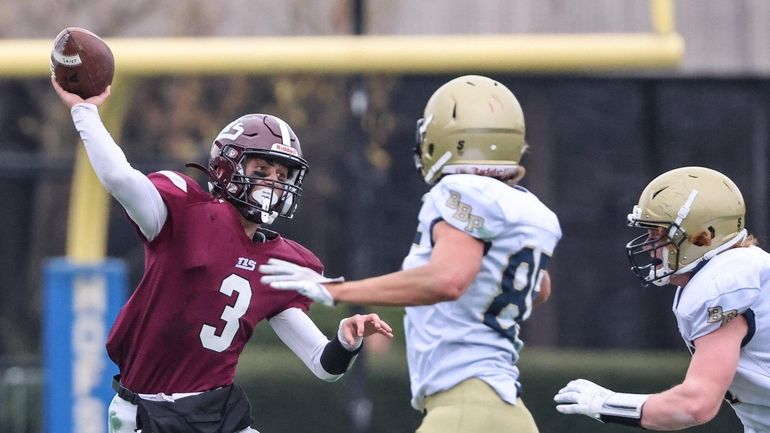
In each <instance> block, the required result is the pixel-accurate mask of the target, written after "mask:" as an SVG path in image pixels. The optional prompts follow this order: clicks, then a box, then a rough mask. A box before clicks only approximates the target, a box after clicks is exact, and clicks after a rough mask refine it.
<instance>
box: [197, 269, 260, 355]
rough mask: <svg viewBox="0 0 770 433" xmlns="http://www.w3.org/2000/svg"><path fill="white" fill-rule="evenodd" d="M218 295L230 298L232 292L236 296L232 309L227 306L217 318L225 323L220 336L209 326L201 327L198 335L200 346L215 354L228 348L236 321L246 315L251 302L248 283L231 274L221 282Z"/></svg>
mask: <svg viewBox="0 0 770 433" xmlns="http://www.w3.org/2000/svg"><path fill="white" fill-rule="evenodd" d="M219 291H220V293H224V294H225V295H227V296H232V295H233V292H237V293H238V295H237V296H236V298H235V305H233V306H232V307H231V306H229V305H227V306H225V310H224V311H223V312H222V315H221V316H219V317H220V318H221V319H222V320H224V321H225V328H224V329H223V330H222V334H221V335H217V334H216V332H217V328H215V327H214V326H211V325H203V328H202V329H201V333H200V339H201V344H203V347H205V348H206V349H211V350H213V351H215V352H224V351H225V349H227V348H228V347H230V344H231V343H232V342H233V338H235V334H236V333H237V332H238V320H239V319H240V318H241V317H243V315H244V314H246V310H248V308H249V303H250V302H251V285H250V284H249V281H248V280H246V279H245V278H243V277H239V276H238V275H235V274H232V275H230V276H229V277H227V278H225V279H224V280H223V281H222V285H221V286H219Z"/></svg>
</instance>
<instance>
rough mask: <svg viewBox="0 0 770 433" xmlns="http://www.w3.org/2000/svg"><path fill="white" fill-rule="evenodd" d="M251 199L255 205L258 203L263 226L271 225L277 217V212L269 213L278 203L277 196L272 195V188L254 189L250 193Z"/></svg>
mask: <svg viewBox="0 0 770 433" xmlns="http://www.w3.org/2000/svg"><path fill="white" fill-rule="evenodd" d="M251 199H252V200H254V202H255V203H258V204H259V206H260V207H261V208H262V210H261V211H260V214H261V217H262V222H263V223H264V224H272V223H273V221H275V219H276V218H277V217H278V212H276V211H271V210H270V209H272V208H273V206H275V204H276V203H278V196H277V195H276V194H273V189H272V188H255V189H254V191H252V192H251Z"/></svg>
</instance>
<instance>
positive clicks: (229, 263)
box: [107, 172, 322, 394]
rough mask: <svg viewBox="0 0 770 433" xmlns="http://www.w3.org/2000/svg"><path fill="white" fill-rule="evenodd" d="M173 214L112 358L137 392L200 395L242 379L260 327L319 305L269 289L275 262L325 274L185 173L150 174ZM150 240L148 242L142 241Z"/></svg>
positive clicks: (111, 348) (127, 308)
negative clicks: (263, 267)
mask: <svg viewBox="0 0 770 433" xmlns="http://www.w3.org/2000/svg"><path fill="white" fill-rule="evenodd" d="M149 178H150V180H151V181H152V183H153V184H154V185H155V187H156V188H157V189H158V191H159V192H160V195H161V197H163V201H164V202H165V204H166V207H167V208H168V218H167V219H166V223H165V224H164V226H163V228H162V229H161V232H160V233H159V234H158V236H157V237H156V238H155V239H153V240H152V241H150V242H147V241H145V264H144V276H143V277H142V281H141V282H140V283H139V286H138V287H137V288H136V290H135V291H134V293H133V294H132V295H131V297H130V298H129V300H128V302H126V304H125V305H124V306H123V308H122V309H121V311H120V314H119V315H118V317H117V319H116V320H115V323H114V324H113V326H112V329H111V330H110V335H109V338H108V340H107V352H108V353H109V355H110V358H111V359H112V360H113V361H114V362H115V363H116V364H117V365H118V367H119V368H120V372H121V376H122V378H121V381H122V382H123V384H124V385H125V386H126V387H127V388H129V389H131V390H132V391H134V392H138V393H148V394H150V393H159V392H163V393H166V394H170V393H175V392H196V391H205V390H209V389H212V388H217V387H220V386H224V385H228V384H230V383H231V382H232V381H233V376H234V375H235V367H236V363H237V362H238V357H239V356H240V354H241V351H242V350H243V347H244V345H245V344H246V342H247V341H248V340H249V338H250V337H251V334H252V332H253V330H254V327H255V326H256V325H257V323H259V322H260V321H262V320H263V319H269V318H271V317H273V316H275V315H276V314H278V313H280V312H281V311H283V310H285V309H287V308H290V307H297V308H301V309H302V310H304V311H307V310H308V308H309V305H310V302H311V301H310V299H308V298H306V297H304V296H301V295H299V294H297V293H295V292H291V291H288V292H287V291H282V290H275V289H272V288H271V287H269V286H266V285H263V284H262V283H260V281H259V280H260V277H261V276H262V275H261V274H260V273H259V270H258V268H259V265H260V264H262V263H265V262H267V260H268V259H269V258H271V257H276V258H279V259H283V260H288V261H291V262H294V263H297V264H298V265H302V266H308V267H310V268H313V269H314V270H316V271H318V272H320V271H321V270H322V265H321V262H320V261H319V260H318V258H317V257H316V256H315V255H313V253H311V252H310V251H308V250H307V249H305V248H304V247H302V246H301V245H299V244H297V243H295V242H293V241H291V240H288V239H285V238H283V237H281V236H277V237H274V238H273V239H269V240H267V241H266V242H261V243H255V242H253V241H252V240H251V239H249V238H248V237H247V236H246V233H245V232H244V230H243V226H242V225H241V221H240V218H239V214H238V212H237V210H236V209H235V208H234V207H233V206H232V205H230V204H229V203H227V202H224V201H222V200H219V199H214V198H212V196H211V195H210V194H209V193H208V192H206V191H205V190H203V188H201V187H200V186H199V185H198V184H197V183H196V182H195V181H194V180H193V179H191V178H189V177H187V176H185V175H182V174H179V173H175V172H161V173H153V174H151V175H149ZM142 238H143V237H142Z"/></svg>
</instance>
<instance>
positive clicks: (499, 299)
mask: <svg viewBox="0 0 770 433" xmlns="http://www.w3.org/2000/svg"><path fill="white" fill-rule="evenodd" d="M549 259H550V257H548V256H547V255H546V254H540V257H538V260H537V262H536V261H535V251H534V250H533V249H532V248H529V247H525V248H523V249H522V250H521V251H519V252H518V253H516V254H514V255H512V256H511V257H510V258H509V259H508V266H506V268H505V269H504V270H503V275H502V281H500V290H501V293H500V294H498V295H497V296H495V297H494V299H492V302H490V304H489V307H488V308H487V311H486V312H484V324H485V325H487V326H489V327H490V328H492V329H494V330H495V331H497V332H499V333H500V334H502V335H503V336H504V337H506V338H508V339H509V340H511V341H513V342H514V343H516V341H517V340H518V333H519V324H518V322H520V321H523V320H525V319H526V318H527V317H529V314H530V312H531V309H532V291H533V290H534V288H535V287H537V284H538V283H539V281H538V279H539V278H540V271H541V270H544V269H545V268H546V266H547V265H548V260H549ZM501 322H502V323H501ZM506 322H507V323H506ZM505 324H507V325H508V326H505Z"/></svg>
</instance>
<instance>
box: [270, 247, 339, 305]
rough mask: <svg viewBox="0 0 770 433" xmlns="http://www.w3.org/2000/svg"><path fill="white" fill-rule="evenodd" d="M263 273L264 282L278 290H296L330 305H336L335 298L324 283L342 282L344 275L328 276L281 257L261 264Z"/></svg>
mask: <svg viewBox="0 0 770 433" xmlns="http://www.w3.org/2000/svg"><path fill="white" fill-rule="evenodd" d="M259 272H261V273H262V274H263V276H262V279H261V280H260V281H261V282H262V284H269V285H270V287H272V288H274V289H278V290H295V291H297V292H299V293H301V294H303V295H305V296H307V297H308V298H310V299H312V300H314V301H316V302H319V303H321V304H323V305H327V306H329V307H333V306H334V298H333V297H332V295H331V293H329V291H328V290H326V287H324V286H323V283H341V282H343V281H345V279H344V278H343V277H338V278H326V277H324V276H323V275H321V274H319V273H318V272H316V271H314V270H312V269H310V268H306V267H304V266H300V265H297V264H294V263H291V262H287V261H285V260H281V259H270V260H268V261H267V263H266V264H264V265H259Z"/></svg>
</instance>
